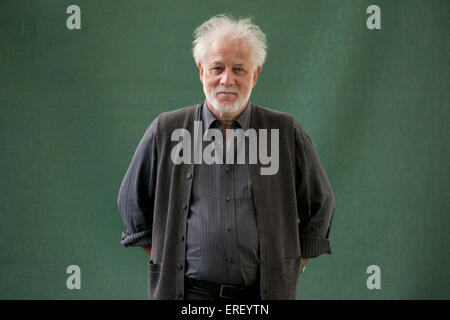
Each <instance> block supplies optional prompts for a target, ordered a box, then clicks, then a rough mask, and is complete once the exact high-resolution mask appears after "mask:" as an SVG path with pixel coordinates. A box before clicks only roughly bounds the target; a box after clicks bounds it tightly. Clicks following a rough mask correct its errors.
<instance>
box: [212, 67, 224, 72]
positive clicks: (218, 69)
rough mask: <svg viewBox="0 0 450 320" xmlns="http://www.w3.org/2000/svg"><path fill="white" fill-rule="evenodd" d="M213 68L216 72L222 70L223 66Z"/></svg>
mask: <svg viewBox="0 0 450 320" xmlns="http://www.w3.org/2000/svg"><path fill="white" fill-rule="evenodd" d="M212 70H213V71H214V72H220V71H222V68H221V67H214V68H212Z"/></svg>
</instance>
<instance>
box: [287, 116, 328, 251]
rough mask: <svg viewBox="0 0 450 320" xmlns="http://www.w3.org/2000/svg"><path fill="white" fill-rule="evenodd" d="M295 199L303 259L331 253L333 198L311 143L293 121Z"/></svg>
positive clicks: (299, 126)
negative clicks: (330, 237)
mask: <svg viewBox="0 0 450 320" xmlns="http://www.w3.org/2000/svg"><path fill="white" fill-rule="evenodd" d="M294 131H295V147H296V150H295V158H296V159H295V162H296V197H297V210H298V218H299V225H298V227H299V236H300V250H301V255H302V258H315V257H317V256H319V255H321V254H323V253H331V244H330V239H329V236H330V229H331V222H332V220H333V216H334V209H335V203H334V196H333V192H332V190H331V186H330V183H329V181H328V178H327V176H326V174H325V171H324V169H323V167H322V165H321V163H320V160H319V156H318V155H317V152H316V150H315V148H314V146H313V144H312V142H311V139H310V138H309V136H308V135H307V134H306V132H305V131H304V130H303V128H302V127H301V125H300V124H299V123H298V122H297V121H295V120H294Z"/></svg>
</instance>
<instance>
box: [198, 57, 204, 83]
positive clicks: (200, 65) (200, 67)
mask: <svg viewBox="0 0 450 320" xmlns="http://www.w3.org/2000/svg"><path fill="white" fill-rule="evenodd" d="M197 66H198V70H199V73H200V81H201V82H202V83H203V72H204V71H203V66H202V64H201V63H200V62H199V63H198V64H197Z"/></svg>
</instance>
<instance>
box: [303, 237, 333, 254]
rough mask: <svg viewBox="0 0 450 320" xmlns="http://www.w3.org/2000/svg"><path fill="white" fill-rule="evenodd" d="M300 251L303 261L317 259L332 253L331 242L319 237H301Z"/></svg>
mask: <svg viewBox="0 0 450 320" xmlns="http://www.w3.org/2000/svg"><path fill="white" fill-rule="evenodd" d="M300 250H301V256H302V258H303V259H309V258H316V257H318V256H320V255H321V254H323V253H331V242H330V240H328V239H323V238H318V237H306V236H300Z"/></svg>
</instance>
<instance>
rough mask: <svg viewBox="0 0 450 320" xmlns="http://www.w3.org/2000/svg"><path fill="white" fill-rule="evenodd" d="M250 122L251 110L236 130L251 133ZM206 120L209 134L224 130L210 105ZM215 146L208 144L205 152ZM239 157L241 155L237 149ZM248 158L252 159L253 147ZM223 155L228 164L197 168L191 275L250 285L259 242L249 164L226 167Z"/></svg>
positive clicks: (189, 246) (191, 223)
mask: <svg viewBox="0 0 450 320" xmlns="http://www.w3.org/2000/svg"><path fill="white" fill-rule="evenodd" d="M249 105H250V104H249ZM250 119H251V108H249V107H246V108H245V110H244V112H242V114H241V115H240V116H239V117H238V118H237V119H236V120H235V121H234V122H233V123H232V124H231V127H230V128H231V129H237V128H241V129H243V130H244V131H245V130H247V129H248V128H249V127H250ZM201 120H202V126H203V127H202V128H203V135H204V136H205V134H206V132H207V130H208V129H210V128H215V129H221V123H220V121H218V120H217V119H216V117H215V116H214V114H213V113H212V112H211V111H210V110H209V108H208V107H207V105H206V102H205V103H203V106H202V111H201ZM223 141H224V148H225V139H224V140H223ZM209 143H210V142H209V141H206V142H203V148H204V147H205V146H206V145H207V144H209ZM235 145H236V144H235ZM234 154H235V157H236V155H237V151H236V146H235V152H234ZM245 154H246V155H248V146H247V150H246V153H245ZM223 156H224V161H223V163H224V164H216V163H213V164H204V163H203V164H196V165H195V168H194V180H193V185H192V193H191V201H190V207H189V215H188V220H187V234H186V240H187V241H186V276H187V277H189V278H193V279H197V280H205V281H210V282H216V283H227V284H234V285H246V286H249V285H253V284H255V283H256V281H257V279H258V271H259V240H258V230H257V226H256V216H255V208H254V203H253V193H252V183H251V179H250V175H249V170H248V165H247V164H248V161H245V164H236V162H237V161H234V163H235V164H226V161H225V157H226V152H225V149H224V153H223ZM246 160H247V159H246Z"/></svg>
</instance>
